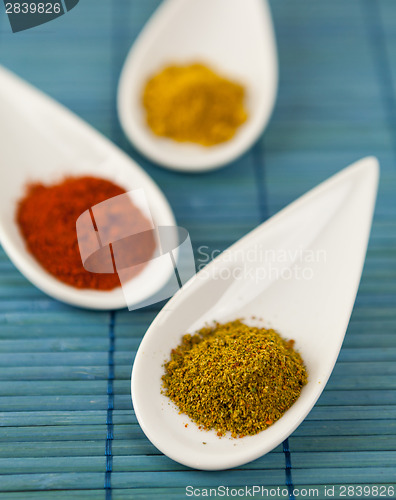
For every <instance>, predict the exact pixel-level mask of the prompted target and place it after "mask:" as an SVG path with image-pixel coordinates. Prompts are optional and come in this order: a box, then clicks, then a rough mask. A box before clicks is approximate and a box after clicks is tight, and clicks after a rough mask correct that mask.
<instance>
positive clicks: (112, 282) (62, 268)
mask: <svg viewBox="0 0 396 500" xmlns="http://www.w3.org/2000/svg"><path fill="white" fill-rule="evenodd" d="M125 193H126V191H125V190H124V189H123V188H121V187H119V186H117V185H115V184H113V183H112V182H110V181H108V180H105V179H99V178H95V177H88V176H87V177H69V178H66V179H64V180H63V181H62V182H60V183H59V184H55V185H50V186H46V185H43V184H40V183H36V184H30V185H29V186H28V187H27V190H26V194H25V196H24V198H23V199H22V200H21V201H20V202H19V204H18V209H17V214H16V219H17V223H18V225H19V228H20V231H21V233H22V235H23V237H24V239H25V242H26V245H27V248H28V250H29V251H30V253H31V254H32V255H33V256H34V257H35V258H36V259H37V261H38V262H39V263H40V264H41V265H42V266H43V267H44V268H45V269H46V270H47V271H48V272H49V273H51V274H52V275H53V276H55V277H56V278H57V279H59V280H60V281H63V282H64V283H67V284H68V285H71V286H74V287H76V288H88V289H94V290H112V289H113V288H116V287H118V286H120V280H119V277H118V274H116V273H115V272H114V273H111V274H105V273H91V272H88V271H86V270H85V269H84V267H83V264H82V261H81V256H80V251H79V247H78V240H77V232H76V221H77V219H78V218H79V216H80V215H81V214H82V213H84V212H85V211H86V210H89V209H91V208H92V207H94V206H95V205H97V204H98V203H101V202H103V201H105V200H107V199H109V198H113V197H114V196H118V195H121V194H125ZM124 206H125V205H124ZM127 208H128V211H129V214H128V217H129V219H131V217H132V218H133V225H134V231H135V232H139V231H147V230H148V229H150V228H151V223H150V222H149V220H148V219H146V217H145V216H144V215H143V214H142V213H141V211H140V210H139V209H138V208H137V207H136V206H135V205H133V203H132V201H131V202H130V204H129V207H127ZM147 234H148V235H150V233H147ZM145 247H146V248H145V249H144V253H145V254H146V255H147V256H148V257H149V256H150V255H152V253H153V252H154V248H155V240H154V237H153V236H149V237H148V238H145ZM143 267H144V265H141V266H140V267H139V268H137V270H136V272H135V274H137V272H140V271H141V270H142V268H143ZM131 277H132V274H131Z"/></svg>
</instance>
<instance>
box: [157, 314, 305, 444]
mask: <svg viewBox="0 0 396 500" xmlns="http://www.w3.org/2000/svg"><path fill="white" fill-rule="evenodd" d="M293 344H294V341H286V340H284V339H283V338H282V337H281V336H280V335H279V334H278V333H277V332H275V331H274V330H266V329H264V328H256V327H250V326H247V325H245V324H243V323H242V322H241V321H239V320H238V321H233V322H230V323H226V324H216V325H215V326H214V327H212V328H209V327H208V328H203V329H202V330H200V331H199V332H197V333H196V334H194V335H190V334H187V335H184V336H183V339H182V342H181V344H180V345H179V346H178V347H177V348H176V349H173V350H172V352H171V356H170V360H169V361H167V362H166V363H165V364H164V368H165V374H164V375H163V377H162V381H163V393H164V394H165V395H166V396H168V397H169V398H170V399H171V400H172V401H173V402H174V403H175V404H176V405H177V407H178V408H179V410H180V413H186V414H187V415H188V416H189V417H190V418H191V420H193V421H194V422H195V423H196V424H198V425H199V426H201V427H203V428H204V429H207V430H208V429H215V430H216V431H217V434H218V435H219V436H222V435H224V434H225V433H226V432H227V431H230V432H231V435H232V437H243V436H246V435H253V434H257V433H258V432H260V431H262V430H264V429H266V428H267V427H269V426H270V425H271V424H272V423H274V422H276V420H278V419H279V418H280V417H281V416H282V415H283V414H284V413H285V411H286V410H288V409H289V408H290V407H291V406H292V404H293V403H294V402H295V401H296V400H297V398H298V397H299V395H300V393H301V390H302V387H303V386H304V385H305V384H306V383H307V372H306V369H305V366H304V364H303V360H302V358H301V356H300V354H299V353H298V352H296V351H295V350H294V349H293Z"/></svg>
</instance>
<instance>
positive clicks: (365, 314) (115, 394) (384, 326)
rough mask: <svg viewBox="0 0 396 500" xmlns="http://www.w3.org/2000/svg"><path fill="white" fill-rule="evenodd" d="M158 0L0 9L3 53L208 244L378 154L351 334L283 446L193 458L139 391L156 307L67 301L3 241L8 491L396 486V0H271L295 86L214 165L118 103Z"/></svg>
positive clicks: (2, 389)
mask: <svg viewBox="0 0 396 500" xmlns="http://www.w3.org/2000/svg"><path fill="white" fill-rule="evenodd" d="M158 3H159V0H144V1H142V0H116V1H105V0H100V1H99V0H81V1H80V3H79V5H78V6H77V7H76V8H75V9H73V10H72V11H71V12H70V13H68V14H67V15H66V16H63V17H61V18H59V19H57V20H55V21H52V22H51V23H49V24H47V25H43V26H41V27H38V28H35V29H32V30H30V31H26V32H21V33H19V34H12V33H11V30H10V28H9V24H8V20H7V18H6V16H5V14H4V10H3V9H2V8H0V62H1V63H2V64H4V65H5V66H7V67H9V68H10V69H12V70H14V71H15V72H16V73H17V74H19V75H20V76H22V77H24V78H26V79H27V80H28V81H30V82H32V83H33V84H35V85H36V86H38V87H39V88H41V89H42V90H44V91H45V92H47V93H49V94H50V95H52V96H53V97H55V98H56V99H58V100H59V101H60V102H62V103H63V104H65V105H66V106H68V107H70V108H71V109H72V110H73V111H75V112H76V113H78V114H79V115H80V116H81V117H82V118H84V119H85V120H87V121H88V122H89V123H91V124H92V125H93V126H95V127H96V128H97V129H99V130H100V131H101V132H103V133H104V134H106V135H107V136H108V137H110V138H111V139H112V140H113V141H115V142H116V143H117V144H118V145H120V146H121V147H122V148H124V149H125V150H126V151H127V152H128V153H129V154H130V155H131V156H132V157H133V158H135V159H136V160H137V161H138V162H139V163H141V164H142V165H143V166H144V168H145V169H146V170H147V172H148V173H149V174H150V175H152V177H153V178H154V179H155V180H156V181H157V182H158V184H159V185H160V186H161V188H162V189H163V191H164V192H165V194H166V196H167V197H168V199H169V201H170V203H171V204H172V206H173V208H174V211H175V214H176V217H177V219H178V222H179V224H180V225H181V226H184V227H186V228H187V229H188V230H189V232H190V234H191V238H192V241H193V244H194V248H195V249H196V250H197V249H198V248H199V246H200V245H207V246H208V247H209V248H210V249H212V250H217V249H220V250H221V249H224V248H226V247H227V246H228V245H229V244H230V243H232V242H234V241H235V240H237V239H238V238H240V237H241V236H242V235H244V234H245V233H246V232H248V231H249V230H251V229H252V228H254V227H255V226H256V225H257V224H259V223H260V222H261V221H263V220H265V219H267V218H268V217H269V216H271V215H272V214H274V213H275V212H277V211H278V210H279V209H280V208H282V207H283V206H285V205H286V204H288V203H289V202H291V201H292V200H294V199H295V198H297V197H298V196H299V195H301V194H302V193H304V192H305V191H306V190H307V189H309V188H311V187H313V186H314V185H316V184H317V183H318V182H320V181H322V180H324V179H325V178H327V177H328V176H330V175H331V174H333V173H335V172H336V171H338V170H340V169H341V168H342V167H344V166H346V165H348V164H349V163H351V162H353V161H354V160H356V159H358V158H360V157H362V156H365V155H368V154H374V155H376V156H378V158H379V159H380V162H381V167H382V178H381V184H380V191H379V198H378V204H377V209H376V214H375V220H374V226H373V231H372V237H371V241H370V246H369V250H368V255H367V262H366V266H365V270H364V275H363V278H362V282H361V286H360V290H359V294H358V298H357V301H356V305H355V309H354V312H353V315H352V320H351V323H350V326H349V329H348V332H347V335H346V339H345V342H344V345H343V348H342V351H341V354H340V357H339V360H338V362H337V365H336V368H335V370H334V373H333V375H332V377H331V379H330V381H329V384H328V386H327V387H326V390H325V391H324V393H323V395H322V397H321V398H320V400H319V402H318V404H317V405H316V407H315V408H314V409H313V411H312V412H311V413H310V415H309V416H308V418H307V419H306V420H305V421H304V423H303V424H302V425H301V426H300V427H299V428H298V429H297V430H296V431H295V432H294V434H293V435H292V436H291V437H290V438H289V440H288V441H287V442H285V443H284V444H283V446H279V447H278V448H277V449H275V450H274V451H273V452H271V453H269V454H267V455H266V456H264V457H262V458H260V459H258V460H256V461H255V462H252V463H250V464H247V465H246V466H244V467H240V468H237V469H234V470H231V471H224V472H210V473H209V472H202V471H194V470H191V469H187V468H185V467H183V466H181V465H178V464H177V463H175V462H173V461H172V460H170V459H168V458H167V457H165V456H163V455H162V454H161V453H159V452H158V450H156V449H155V447H154V446H153V445H152V444H151V443H150V442H149V441H148V440H147V439H146V437H145V436H144V434H143V432H142V431H141V429H140V427H139V425H138V424H137V421H136V418H135V416H134V412H133V409H132V405H131V400H130V371H131V366H132V362H133V358H134V353H135V352H136V349H137V347H138V345H139V342H140V340H141V338H142V336H143V334H144V332H145V331H146V329H147V327H148V326H149V324H150V322H151V321H152V319H153V318H154V316H155V315H156V313H157V311H158V308H157V307H155V306H153V307H151V308H148V309H145V310H142V311H134V312H127V311H122V312H117V313H115V314H110V313H97V312H89V311H82V310H78V309H74V308H71V307H68V306H66V305H63V304H60V303H58V302H55V301H54V300H52V299H50V298H48V297H46V296H45V295H43V294H42V293H41V292H40V291H38V290H37V289H35V288H34V287H33V286H32V285H31V284H30V283H29V282H28V281H26V279H25V278H24V277H23V276H21V274H20V273H19V272H18V271H16V269H15V268H14V267H13V265H12V264H11V263H10V261H9V260H8V258H7V257H6V256H5V254H4V253H3V252H2V251H0V380H1V382H0V498H1V499H2V500H3V499H4V500H5V499H10V500H17V499H21V500H33V499H44V500H46V499H56V500H58V499H59V500H62V499H65V498H70V497H72V498H74V499H75V500H78V499H104V498H107V499H110V498H113V499H115V500H116V499H130V498H134V499H143V498H148V499H151V498H158V499H174V498H175V499H177V498H185V491H186V490H185V488H186V486H188V485H192V486H194V487H196V488H209V487H217V486H220V485H223V486H228V487H230V488H231V487H244V486H252V485H260V486H264V487H268V488H270V487H273V488H278V487H280V490H279V491H280V492H279V494H278V493H276V494H274V495H273V496H272V498H285V496H284V494H283V493H285V491H286V490H287V491H286V498H287V496H288V495H289V493H288V492H290V493H291V494H290V498H293V494H292V489H293V488H298V489H299V490H297V491H296V496H297V493H298V492H301V488H314V489H315V490H313V491H312V492H311V494H310V498H312V497H315V498H328V496H326V495H325V487H326V486H327V487H329V486H332V485H336V490H335V495H334V498H341V497H340V493H341V490H340V489H339V487H340V485H386V486H388V485H393V486H395V482H396V479H395V478H396V452H395V450H396V419H395V417H396V363H395V362H396V333H395V329H396V328H395V327H396V307H395V306H396V253H395V248H396V203H395V199H396V196H395V193H396V168H395V163H396V156H395V155H396V128H395V126H396V96H395V92H396V88H395V85H396V74H395V71H396V27H395V23H394V20H395V19H396V3H395V2H394V1H393V0H378V1H375V0H361V1H357V0H349V1H347V2H346V1H345V0H332V1H328V2H323V1H321V2H318V1H315V0H300V1H299V2H296V1H294V0H281V1H278V0H273V1H272V2H271V6H272V11H273V17H274V22H275V28H276V33H277V41H278V49H279V58H280V88H279V95H278V101H277V105H276V109H275V112H274V115H273V118H272V121H271V123H270V126H269V128H268V130H267V131H266V133H265V134H264V136H263V137H262V139H261V140H260V141H259V142H258V143H257V144H256V146H255V147H254V148H253V150H251V151H250V152H249V153H247V154H245V155H244V157H243V158H241V159H240V160H238V161H236V162H235V163H233V164H232V165H230V166H229V167H227V168H225V169H222V170H219V171H216V172H213V173H207V174H203V175H198V176H188V175H183V174H178V173H172V172H170V171H166V170H162V169H160V168H158V167H155V166H153V165H151V164H150V163H149V162H148V161H146V160H145V159H143V158H142V157H140V156H139V155H138V154H137V153H136V152H135V151H133V150H132V148H131V147H130V146H129V145H128V143H127V141H126V140H125V138H124V137H123V135H122V132H121V130H120V127H119V125H118V121H117V117H116V114H115V95H116V84H117V80H118V76H119V73H120V69H121V66H122V63H123V60H124V57H125V55H126V53H127V51H128V49H129V47H130V45H131V44H132V42H133V41H134V39H135V37H136V35H137V33H138V32H139V30H140V29H141V27H142V25H143V24H144V22H145V21H146V20H147V19H148V17H149V16H150V14H151V13H152V12H153V10H154V9H155V7H156V6H157V5H158ZM203 36H204V35H203ZM0 119H1V117H0ZM0 168H9V166H7V165H1V166H0ZM198 264H199V262H198ZM285 489H286V490H285ZM316 489H317V490H316ZM355 493H356V494H355V496H353V495H346V496H348V497H349V498H351V497H355V498H357V497H358V495H357V494H358V490H356V491H355ZM306 496H307V495H306ZM361 496H363V495H361ZM365 496H366V498H367V497H374V496H376V495H375V494H372V495H371V494H370V495H365ZM239 498H241V497H239ZM246 498H247V496H246Z"/></svg>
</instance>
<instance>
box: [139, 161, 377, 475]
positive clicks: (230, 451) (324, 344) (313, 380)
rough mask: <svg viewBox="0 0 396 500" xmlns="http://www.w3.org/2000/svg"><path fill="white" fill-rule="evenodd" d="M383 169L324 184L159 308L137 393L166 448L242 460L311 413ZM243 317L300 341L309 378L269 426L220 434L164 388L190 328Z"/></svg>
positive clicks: (346, 306) (181, 455)
mask: <svg viewBox="0 0 396 500" xmlns="http://www.w3.org/2000/svg"><path fill="white" fill-rule="evenodd" d="M378 172H379V169H378V162H377V161H376V159H375V158H365V159H363V160H361V161H359V162H357V163H356V164H354V165H352V166H350V167H348V168H346V169H345V170H343V171H341V172H340V173H338V174H337V175H335V176H333V177H332V178H330V179H329V180H328V181H326V182H324V183H323V184H321V185H319V186H318V187H317V188H315V189H313V190H312V191H310V192H309V193H307V194H306V195H304V196H303V197H301V198H299V199H298V200H297V201H295V202H294V203H292V204H291V205H289V206H288V207H287V208H285V209H284V210H282V211H281V212H279V213H278V214H277V215H275V216H274V217H272V218H271V219H269V220H268V221H267V222H265V223H264V224H262V225H261V226H259V227H258V228H257V229H255V230H254V231H252V232H251V233H249V234H248V235H247V236H245V237H244V238H242V239H241V240H240V241H238V242H237V243H235V244H234V245H233V246H232V247H230V248H229V249H228V250H227V251H226V252H223V254H221V255H220V256H219V257H218V258H216V259H215V260H214V261H213V262H212V263H211V264H209V265H208V266H207V267H206V268H204V269H203V270H202V271H201V272H200V273H199V274H197V275H196V276H195V277H193V278H192V279H191V280H190V281H189V282H188V283H187V284H186V285H185V286H184V287H183V288H182V289H181V290H180V291H179V292H178V293H177V294H176V295H175V296H174V297H173V299H171V300H170V301H169V303H168V304H167V305H166V307H165V308H164V309H163V310H162V311H161V312H160V313H159V314H158V316H157V318H156V319H155V320H154V322H153V323H152V325H151V326H150V328H149V330H148V331H147V333H146V334H145V336H144V338H143V340H142V342H141V345H140V347H139V350H138V352H137V355H136V359H135V363H134V366H133V372H132V400H133V405H134V409H135V413H136V416H137V419H138V421H139V423H140V425H141V427H142V429H143V431H144V432H145V434H146V435H147V437H148V438H149V439H150V440H151V441H152V442H153V444H154V445H155V446H156V447H157V448H158V449H159V450H161V451H162V452H163V453H165V454H166V455H168V456H169V457H170V458H172V459H174V460H176V461H177V462H180V463H182V464H185V465H188V466H190V467H194V468H197V469H208V470H213V469H227V468H230V467H236V466H239V465H242V464H244V463H246V462H249V461H251V460H253V459H255V458H258V457H260V456H261V455H263V454H265V453H267V452H268V451H270V450H272V449H273V448H274V447H276V446H277V445H278V444H280V443H281V442H282V441H283V440H284V439H285V438H286V437H287V436H289V435H290V434H291V433H292V432H293V431H294V429H295V428H296V427H297V426H298V425H299V424H300V423H301V422H302V420H303V419H304V418H305V417H306V415H307V414H308V412H309V411H310V410H311V408H312V407H313V405H314V404H315V402H316V400H317V399H318V397H319V396H320V394H321V392H322V391H323V389H324V387H325V385H326V382H327V380H328V378H329V376H330V374H331V372H332V370H333V367H334V364H335V362H336V359H337V356H338V353H339V350H340V348H341V344H342V342H343V338H344V335H345V332H346V329H347V325H348V322H349V318H350V315H351V312H352V308H353V304H354V301H355V297H356V293H357V289H358V285H359V281H360V276H361V272H362V268H363V263H364V258H365V253H366V248H367V242H368V238H369V233H370V227H371V220H372V215H373V210H374V205H375V198H376V192H377V183H378ZM253 316H254V317H255V318H256V319H255V320H253V319H252V317H253ZM237 318H245V321H246V322H248V323H254V324H259V325H261V326H266V327H272V328H274V329H276V330H277V331H278V332H279V333H280V334H281V335H282V336H284V337H286V338H288V339H294V340H295V347H296V349H297V350H298V351H299V352H300V353H301V355H302V358H303V360H304V362H305V364H306V366H307V371H308V384H307V385H306V386H305V387H304V388H303V390H302V393H301V395H300V397H299V399H298V400H297V401H296V403H295V404H294V405H293V406H292V407H291V408H290V409H289V410H288V411H287V412H286V413H285V414H284V415H283V416H282V417H281V418H280V419H279V420H278V421H277V422H275V423H274V424H273V425H271V426H270V427H269V428H267V429H266V430H264V431H262V432H260V433H259V434H257V435H255V436H248V437H244V438H241V439H232V438H230V437H223V438H221V439H220V438H219V437H217V435H216V432H215V431H203V430H199V429H198V427H197V426H196V425H195V424H194V423H192V422H190V420H189V419H188V417H187V416H186V415H183V414H181V415H179V413H178V410H177V409H176V408H175V406H174V405H173V404H170V401H169V399H168V398H167V397H166V396H164V395H162V394H161V375H162V374H163V366H162V365H163V363H164V361H165V360H166V359H169V355H170V351H171V349H172V348H175V347H176V346H177V345H178V344H179V343H180V340H181V337H182V335H183V334H185V333H187V332H189V333H193V332H194V331H196V330H197V329H199V328H200V327H202V326H204V324H205V322H212V321H214V320H216V321H219V322H225V321H229V320H233V319H237ZM186 423H188V424H189V425H188V427H185V424H186ZM204 443H205V444H204Z"/></svg>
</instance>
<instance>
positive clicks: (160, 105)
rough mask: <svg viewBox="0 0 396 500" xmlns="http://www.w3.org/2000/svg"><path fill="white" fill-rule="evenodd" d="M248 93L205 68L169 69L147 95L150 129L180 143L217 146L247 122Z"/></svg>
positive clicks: (155, 78)
mask: <svg viewBox="0 0 396 500" xmlns="http://www.w3.org/2000/svg"><path fill="white" fill-rule="evenodd" d="M244 98H245V89H244V87H243V86H242V85H240V84H239V83H236V82H233V81H231V80H228V79H227V78H224V77H223V76H220V75H218V74H217V73H216V72H215V71H213V70H212V69H210V68H208V67H207V66H205V65H204V64H200V63H195V64H187V65H185V66H177V65H173V66H167V67H166V68H164V69H163V70H162V71H160V72H159V73H157V74H156V75H154V76H153V77H152V78H150V79H149V80H148V81H147V83H146V85H145V88H144V91H143V106H144V109H145V111H146V120H147V124H148V126H149V127H150V128H151V130H152V131H153V132H154V134H156V135H158V136H161V137H167V138H170V139H173V140H175V141H178V142H194V143H198V144H200V145H202V146H214V145H216V144H219V143H222V142H225V141H228V140H229V139H231V138H232V137H233V136H234V135H235V133H236V131H237V129H238V127H239V126H240V125H242V124H243V123H244V122H245V121H246V119H247V112H246V110H245V107H244Z"/></svg>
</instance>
